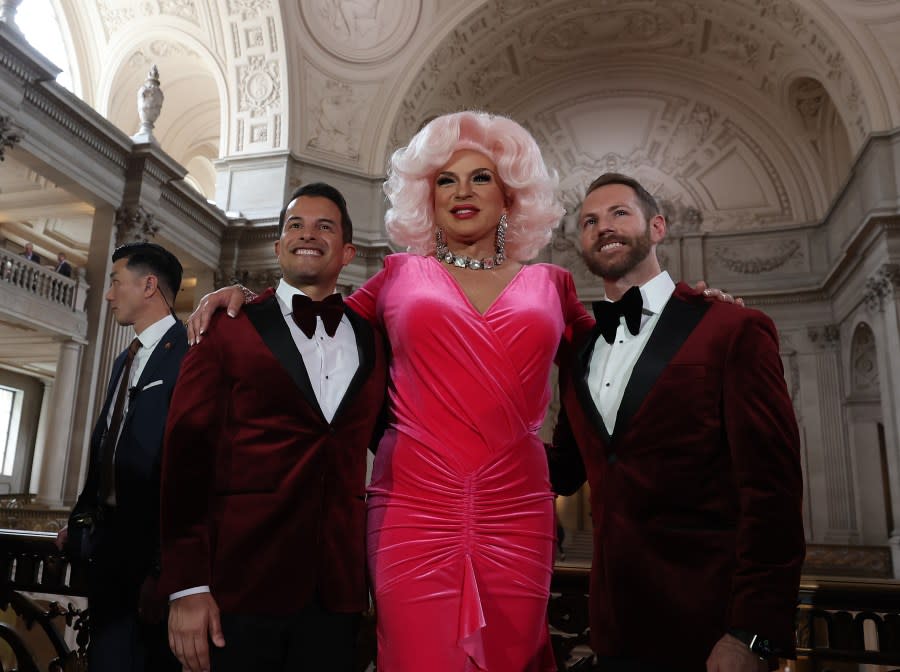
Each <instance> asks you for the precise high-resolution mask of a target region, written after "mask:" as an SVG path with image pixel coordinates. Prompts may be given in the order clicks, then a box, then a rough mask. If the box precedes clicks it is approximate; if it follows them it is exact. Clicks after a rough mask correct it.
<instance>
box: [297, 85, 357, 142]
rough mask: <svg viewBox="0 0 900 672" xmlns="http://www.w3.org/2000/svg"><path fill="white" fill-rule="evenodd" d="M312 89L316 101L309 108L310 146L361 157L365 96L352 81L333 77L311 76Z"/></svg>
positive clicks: (310, 87) (311, 97)
mask: <svg viewBox="0 0 900 672" xmlns="http://www.w3.org/2000/svg"><path fill="white" fill-rule="evenodd" d="M309 89H310V94H311V95H310V99H311V100H314V101H316V102H315V103H313V104H312V105H310V107H309V108H308V114H309V117H310V118H311V119H312V120H313V125H312V129H311V131H310V136H309V141H308V142H307V143H306V146H307V147H308V148H310V149H318V150H320V151H325V152H330V153H332V154H337V155H339V156H342V157H346V158H348V159H354V160H355V159H358V158H359V143H360V137H361V135H362V128H363V123H364V120H365V109H366V108H365V103H366V98H365V96H364V95H363V94H361V93H359V92H357V91H356V90H355V89H354V88H353V87H352V86H351V85H350V84H347V83H346V82H340V81H337V80H334V79H331V78H318V77H314V78H311V79H310V82H309Z"/></svg>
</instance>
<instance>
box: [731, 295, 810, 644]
mask: <svg viewBox="0 0 900 672" xmlns="http://www.w3.org/2000/svg"><path fill="white" fill-rule="evenodd" d="M725 366H726V370H725V372H724V383H723V384H724V390H723V394H724V399H723V402H724V413H725V429H726V432H727V437H728V443H729V448H730V451H731V456H732V461H733V465H734V477H735V485H736V486H737V488H738V490H739V497H740V506H741V516H740V522H739V524H738V530H737V535H738V536H737V545H736V547H737V569H736V571H735V573H734V579H733V581H732V594H731V601H730V609H729V614H728V625H729V627H731V628H740V629H744V630H748V631H750V632H754V633H757V634H759V635H762V636H766V637H768V638H770V639H771V640H772V642H773V644H775V645H777V646H778V647H779V648H780V649H781V652H782V653H783V654H791V653H793V651H794V611H795V607H796V602H797V591H798V587H799V583H800V569H801V565H802V563H803V557H804V553H805V543H804V537H803V522H802V513H801V507H802V491H803V485H802V476H801V468H800V437H799V433H798V429H797V422H796V419H795V417H794V409H793V406H792V404H791V399H790V396H789V394H788V391H787V386H786V384H785V381H784V371H783V368H782V364H781V358H780V357H779V354H778V336H777V332H776V331H775V326H774V324H773V323H772V321H771V320H770V319H769V318H768V317H766V316H765V315H763V314H762V313H759V312H757V311H749V310H748V311H747V314H746V320H745V321H744V322H743V324H742V326H741V327H739V330H738V331H737V332H736V334H735V336H734V338H733V340H732V343H731V344H730V347H729V352H728V358H727V361H726V365H725Z"/></svg>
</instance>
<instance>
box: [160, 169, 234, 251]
mask: <svg viewBox="0 0 900 672" xmlns="http://www.w3.org/2000/svg"><path fill="white" fill-rule="evenodd" d="M160 199H161V200H162V201H163V202H164V203H167V204H169V205H171V206H172V207H173V208H174V209H175V210H177V211H178V212H179V214H181V215H183V216H184V217H186V218H187V219H189V220H190V221H192V222H194V224H196V225H197V226H198V227H200V228H201V229H203V230H204V231H206V232H207V233H210V234H212V236H213V237H214V238H215V239H216V240H221V239H222V237H223V236H224V235H225V230H226V227H227V226H228V219H227V218H226V216H225V213H224V212H222V211H221V210H219V209H218V208H217V207H215V206H214V205H210V204H209V203H207V202H206V201H204V200H202V199H203V197H202V196H200V195H199V194H197V193H196V192H195V191H193V189H191V188H190V187H188V186H187V184H185V183H183V182H174V183H171V184H168V185H167V186H166V188H165V189H163V191H162V193H161V194H160Z"/></svg>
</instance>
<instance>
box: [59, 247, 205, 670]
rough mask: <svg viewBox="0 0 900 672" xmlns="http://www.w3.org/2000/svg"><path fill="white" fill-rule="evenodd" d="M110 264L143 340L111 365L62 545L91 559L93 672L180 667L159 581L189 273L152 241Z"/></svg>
mask: <svg viewBox="0 0 900 672" xmlns="http://www.w3.org/2000/svg"><path fill="white" fill-rule="evenodd" d="M112 260H113V270H112V273H110V287H109V291H108V292H107V293H106V300H107V302H108V303H109V308H110V310H111V311H112V314H113V315H114V317H115V319H116V322H118V323H119V324H121V325H131V326H133V327H134V331H135V338H134V340H133V341H132V342H131V345H130V346H129V347H128V348H127V349H126V350H125V351H124V352H122V353H121V354H120V355H119V356H118V357H117V358H116V361H115V363H114V365H113V368H112V375H111V377H110V381H109V385H108V388H107V393H106V401H105V402H104V404H103V409H102V411H101V412H100V417H99V418H98V419H97V424H96V425H95V427H94V432H93V435H92V436H91V458H90V466H89V471H88V477H87V482H86V483H85V485H84V489H83V491H82V492H81V495H80V496H79V498H78V502H77V503H76V505H75V508H74V509H73V511H72V514H71V516H70V518H69V525H68V527H67V528H64V529H63V530H61V531H60V534H59V538H58V544H59V545H60V546H62V547H64V548H66V549H67V550H68V551H69V552H70V554H71V555H75V556H80V557H82V559H84V560H87V561H88V563H89V572H88V579H89V580H88V606H89V608H90V614H91V643H90V647H89V649H88V668H89V670H90V672H145V671H146V672H151V671H152V672H160V671H163V672H165V671H167V670H173V671H176V670H180V666H179V665H178V662H177V660H176V659H175V658H174V656H172V654H171V652H170V651H169V647H168V641H167V634H166V622H165V619H164V616H165V597H164V596H160V595H159V593H158V591H157V578H158V576H159V474H160V460H161V455H162V443H163V431H164V429H165V425H166V416H167V414H168V411H169V399H170V398H171V396H172V390H173V388H174V387H175V380H176V378H177V377H178V370H179V367H180V365H181V359H182V357H184V354H185V353H186V352H187V348H188V345H187V336H186V333H185V329H184V326H183V325H182V324H181V322H179V321H178V320H176V319H175V316H174V312H173V309H172V306H173V304H174V302H175V296H176V295H177V294H178V289H179V287H180V286H181V274H182V268H181V264H180V263H179V261H178V259H177V258H176V257H175V256H174V255H173V254H172V253H170V252H168V251H167V250H165V249H164V248H162V247H160V246H159V245H155V244H152V243H131V244H128V245H123V246H122V247H119V248H118V249H117V250H116V251H115V252H114V253H113V256H112Z"/></svg>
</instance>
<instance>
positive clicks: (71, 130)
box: [25, 87, 131, 171]
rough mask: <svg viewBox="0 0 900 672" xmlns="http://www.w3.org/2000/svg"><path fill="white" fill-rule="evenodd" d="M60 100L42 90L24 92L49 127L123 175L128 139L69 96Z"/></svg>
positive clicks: (128, 148) (39, 88)
mask: <svg viewBox="0 0 900 672" xmlns="http://www.w3.org/2000/svg"><path fill="white" fill-rule="evenodd" d="M65 93H68V92H65ZM60 97H61V96H60V95H59V93H57V92H56V91H54V92H51V91H50V90H48V89H45V88H43V87H29V88H27V89H26V90H25V100H26V101H27V102H28V103H30V105H31V106H32V108H33V109H36V110H38V111H40V112H41V113H42V114H43V115H45V116H46V117H47V119H48V121H49V123H48V126H51V127H52V126H56V127H57V128H58V129H59V130H61V131H63V132H64V133H65V134H66V135H68V136H71V137H73V138H77V139H78V140H80V141H81V142H83V143H84V144H86V145H87V146H88V147H89V148H90V149H91V150H92V152H93V153H94V154H98V155H100V156H102V157H103V158H105V159H107V160H108V161H111V162H112V163H114V164H115V165H116V166H117V167H118V168H120V169H121V170H122V171H124V170H125V168H126V166H127V163H128V154H129V153H130V151H131V141H130V140H128V138H127V136H125V134H124V133H122V132H121V131H118V129H116V128H115V127H114V126H113V125H112V124H111V123H110V122H108V121H106V120H105V119H103V118H102V117H100V116H99V115H98V114H97V113H96V112H94V110H92V109H91V108H89V107H88V106H87V105H85V104H84V103H81V101H79V100H78V99H77V98H75V97H74V96H71V94H69V96H68V97H67V98H68V99H67V100H65V101H63V100H60ZM74 112H77V113H78V114H79V115H80V116H76V114H75V113H74Z"/></svg>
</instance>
